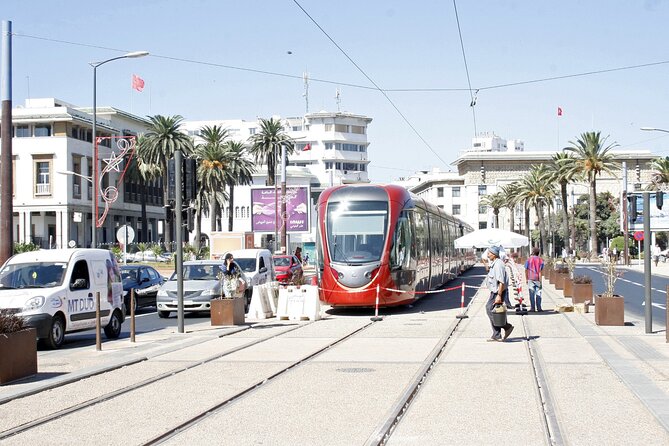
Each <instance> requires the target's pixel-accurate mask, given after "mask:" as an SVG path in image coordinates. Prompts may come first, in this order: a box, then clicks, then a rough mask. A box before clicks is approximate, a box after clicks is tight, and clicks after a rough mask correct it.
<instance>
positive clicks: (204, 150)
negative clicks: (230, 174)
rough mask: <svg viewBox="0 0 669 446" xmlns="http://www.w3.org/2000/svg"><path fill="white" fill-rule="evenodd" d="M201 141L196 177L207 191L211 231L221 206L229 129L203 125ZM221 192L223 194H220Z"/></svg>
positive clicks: (216, 227)
mask: <svg viewBox="0 0 669 446" xmlns="http://www.w3.org/2000/svg"><path fill="white" fill-rule="evenodd" d="M200 137H201V138H202V140H203V142H202V143H200V144H198V146H197V158H199V159H200V166H199V167H198V178H200V182H201V184H202V187H203V188H204V189H205V190H206V191H207V192H208V193H209V206H210V212H209V216H210V218H211V231H212V232H214V231H216V230H217V229H218V225H217V222H218V214H219V209H221V208H222V206H223V201H221V199H222V198H223V196H224V194H225V192H224V188H225V171H226V170H227V166H226V164H227V155H226V149H225V144H226V140H227V139H228V137H229V130H228V129H225V128H223V127H221V126H218V125H214V126H208V125H205V126H204V127H202V128H201V129H200ZM220 192H223V195H221V194H220Z"/></svg>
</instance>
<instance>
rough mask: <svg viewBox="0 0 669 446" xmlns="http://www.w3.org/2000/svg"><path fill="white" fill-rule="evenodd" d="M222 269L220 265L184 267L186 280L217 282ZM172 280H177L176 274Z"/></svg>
mask: <svg viewBox="0 0 669 446" xmlns="http://www.w3.org/2000/svg"><path fill="white" fill-rule="evenodd" d="M220 272H221V267H220V265H218V264H208V265H184V267H183V275H184V280H217V279H218V274H219V273H220ZM170 280H177V275H176V273H174V274H172V277H170Z"/></svg>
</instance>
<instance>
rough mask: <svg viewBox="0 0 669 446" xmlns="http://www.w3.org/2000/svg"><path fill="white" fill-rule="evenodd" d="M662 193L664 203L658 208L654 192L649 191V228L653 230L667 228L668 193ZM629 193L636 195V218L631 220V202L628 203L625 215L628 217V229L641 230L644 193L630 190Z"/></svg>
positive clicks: (668, 217) (668, 219) (668, 228)
mask: <svg viewBox="0 0 669 446" xmlns="http://www.w3.org/2000/svg"><path fill="white" fill-rule="evenodd" d="M662 193H663V194H664V195H663V197H664V200H663V201H664V205H663V206H662V209H658V208H657V205H656V204H655V203H656V201H655V192H651V193H650V230H651V231H653V232H655V231H668V230H669V202H668V201H667V200H669V195H667V194H666V193H664V192H662ZM629 195H636V211H637V217H636V220H632V208H631V206H632V204H631V203H628V204H627V206H628V208H627V215H628V217H629V219H630V220H629V222H630V223H629V230H630V231H643V206H644V194H641V193H634V192H630V194H629Z"/></svg>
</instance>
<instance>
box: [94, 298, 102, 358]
mask: <svg viewBox="0 0 669 446" xmlns="http://www.w3.org/2000/svg"><path fill="white" fill-rule="evenodd" d="M100 325H101V324H100V292H99V291H96V293H95V350H97V351H100V350H102V340H101V339H100Z"/></svg>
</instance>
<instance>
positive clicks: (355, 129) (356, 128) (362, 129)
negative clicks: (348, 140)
mask: <svg viewBox="0 0 669 446" xmlns="http://www.w3.org/2000/svg"><path fill="white" fill-rule="evenodd" d="M351 133H357V134H358V135H364V134H365V127H364V126H362V125H352V126H351Z"/></svg>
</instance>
